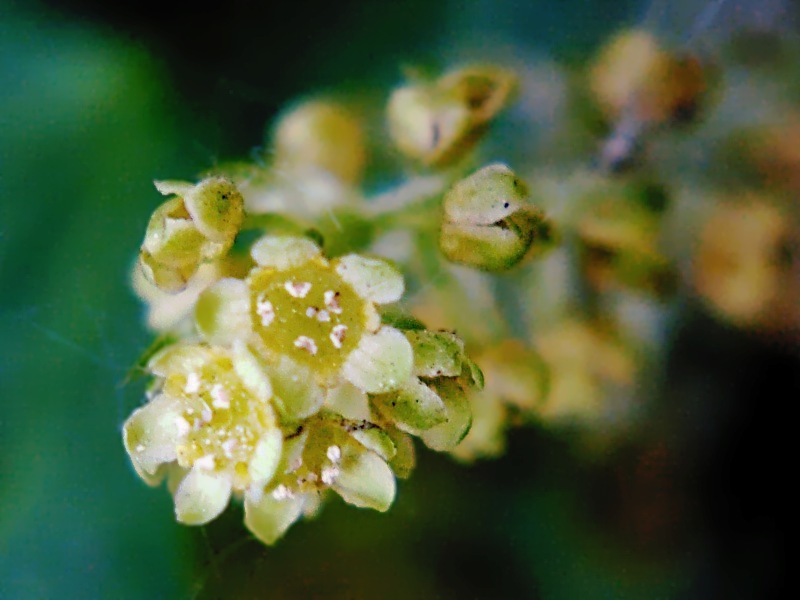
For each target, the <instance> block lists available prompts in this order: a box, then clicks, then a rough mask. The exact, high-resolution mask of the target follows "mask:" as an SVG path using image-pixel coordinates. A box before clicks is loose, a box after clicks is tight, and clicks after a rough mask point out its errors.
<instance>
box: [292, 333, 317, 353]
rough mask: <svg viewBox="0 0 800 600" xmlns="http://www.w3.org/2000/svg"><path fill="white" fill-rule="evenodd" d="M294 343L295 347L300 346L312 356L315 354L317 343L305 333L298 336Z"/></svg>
mask: <svg viewBox="0 0 800 600" xmlns="http://www.w3.org/2000/svg"><path fill="white" fill-rule="evenodd" d="M294 345H295V347H296V348H302V349H303V350H305V351H306V352H308V353H309V354H311V355H312V356H314V355H316V354H317V343H316V342H315V341H314V340H312V339H311V338H310V337H308V336H307V335H301V336H299V337H298V338H297V339H296V340H295V341H294Z"/></svg>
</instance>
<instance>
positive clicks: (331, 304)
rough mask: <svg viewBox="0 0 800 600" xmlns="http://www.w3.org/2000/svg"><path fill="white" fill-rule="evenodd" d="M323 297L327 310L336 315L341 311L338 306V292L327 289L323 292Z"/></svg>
mask: <svg viewBox="0 0 800 600" xmlns="http://www.w3.org/2000/svg"><path fill="white" fill-rule="evenodd" d="M324 298H325V306H327V307H328V310H329V311H331V312H332V313H334V314H337V315H339V314H341V313H342V307H341V306H339V292H335V291H333V290H327V291H326V292H325V294H324Z"/></svg>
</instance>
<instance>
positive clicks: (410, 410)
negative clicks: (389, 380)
mask: <svg viewBox="0 0 800 600" xmlns="http://www.w3.org/2000/svg"><path fill="white" fill-rule="evenodd" d="M374 402H375V405H376V406H377V407H378V410H379V411H380V412H381V414H382V415H383V416H384V417H386V418H387V419H389V420H390V421H391V422H392V423H394V425H395V426H396V427H397V428H398V429H400V430H402V431H405V432H407V433H411V434H413V435H420V434H421V433H422V432H423V431H426V430H428V429H430V428H431V427H435V426H436V425H439V424H441V423H444V422H445V421H446V420H447V408H446V407H445V404H444V402H443V401H442V399H441V398H440V397H439V394H437V393H436V391H434V390H433V389H431V388H430V387H429V386H428V385H426V384H425V383H423V382H422V381H420V380H419V379H418V378H417V377H412V378H410V379H409V380H408V381H406V382H405V383H404V384H403V385H402V387H401V388H400V389H399V390H397V391H396V392H394V393H392V394H386V395H385V396H377V397H376V398H375V399H374Z"/></svg>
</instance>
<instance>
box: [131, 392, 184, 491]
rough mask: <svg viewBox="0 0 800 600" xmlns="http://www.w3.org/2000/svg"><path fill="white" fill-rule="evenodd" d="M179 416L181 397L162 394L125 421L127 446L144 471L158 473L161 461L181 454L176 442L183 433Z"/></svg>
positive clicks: (134, 460) (134, 462) (144, 472)
mask: <svg viewBox="0 0 800 600" xmlns="http://www.w3.org/2000/svg"><path fill="white" fill-rule="evenodd" d="M179 416H180V404H179V403H178V401H177V400H175V399H173V398H168V397H167V396H163V395H161V396H156V397H155V398H154V399H153V400H151V401H150V402H148V403H147V404H145V405H144V406H142V407H141V408H139V409H137V410H136V411H134V413H133V414H132V415H131V416H130V417H129V418H128V420H127V421H126V422H125V426H124V427H123V429H122V437H123V440H124V442H125V448H126V450H127V451H128V454H129V455H130V457H131V461H132V462H133V464H134V467H135V468H136V470H137V471H138V472H139V473H140V474H145V475H149V476H155V475H156V471H157V469H158V467H159V465H161V464H163V463H169V462H172V461H173V460H175V459H176V458H177V457H176V454H175V446H176V444H177V442H178V440H179V438H180V433H179V430H178V426H177V424H176V421H175V420H176V419H177V418H178V417H179ZM143 478H145V477H144V476H143ZM145 480H147V479H146V478H145Z"/></svg>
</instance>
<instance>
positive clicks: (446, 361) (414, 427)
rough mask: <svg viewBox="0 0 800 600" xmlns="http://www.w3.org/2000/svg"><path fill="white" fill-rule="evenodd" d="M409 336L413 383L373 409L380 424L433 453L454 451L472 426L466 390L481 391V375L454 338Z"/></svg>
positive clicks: (377, 399)
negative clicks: (417, 439)
mask: <svg viewBox="0 0 800 600" xmlns="http://www.w3.org/2000/svg"><path fill="white" fill-rule="evenodd" d="M405 336H406V338H407V339H408V341H409V342H410V344H411V347H412V348H413V350H414V368H413V374H412V377H411V378H409V379H408V380H407V381H406V382H405V383H404V384H403V385H402V386H401V387H400V389H398V390H396V391H394V392H392V393H388V394H381V395H376V396H373V397H372V399H371V401H372V406H373V409H374V410H375V411H376V413H377V414H378V415H379V416H380V420H379V422H388V423H390V424H391V425H392V427H396V428H397V429H398V430H400V431H402V432H405V433H408V434H411V435H416V436H419V437H420V438H421V439H422V440H423V441H424V442H425V444H427V445H428V446H429V447H430V448H432V449H434V450H440V451H441V450H450V449H452V448H453V447H455V446H456V445H457V444H458V443H459V442H460V441H461V440H462V439H463V437H464V436H465V435H466V434H467V431H468V430H469V427H470V425H471V423H472V413H471V409H470V405H469V401H468V400H467V399H466V393H465V390H466V389H475V388H479V387H481V386H482V382H483V379H482V374H481V372H480V369H478V367H477V366H476V365H475V363H473V362H472V361H471V360H470V359H469V358H468V357H467V356H466V355H465V353H464V343H463V342H462V341H461V340H460V339H459V338H458V337H457V336H455V335H454V334H452V333H449V332H446V331H438V332H434V331H427V330H410V331H406V332H405ZM390 429H391V428H390ZM395 444H396V446H398V448H399V443H398V442H397V441H395ZM399 451H400V450H399V449H398V452H399ZM410 456H411V458H410V459H411V460H413V454H411V455H410ZM398 463H402V461H401V459H399V458H398ZM412 466H413V463H412ZM402 468H403V467H401V469H402ZM409 469H410V467H409Z"/></svg>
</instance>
